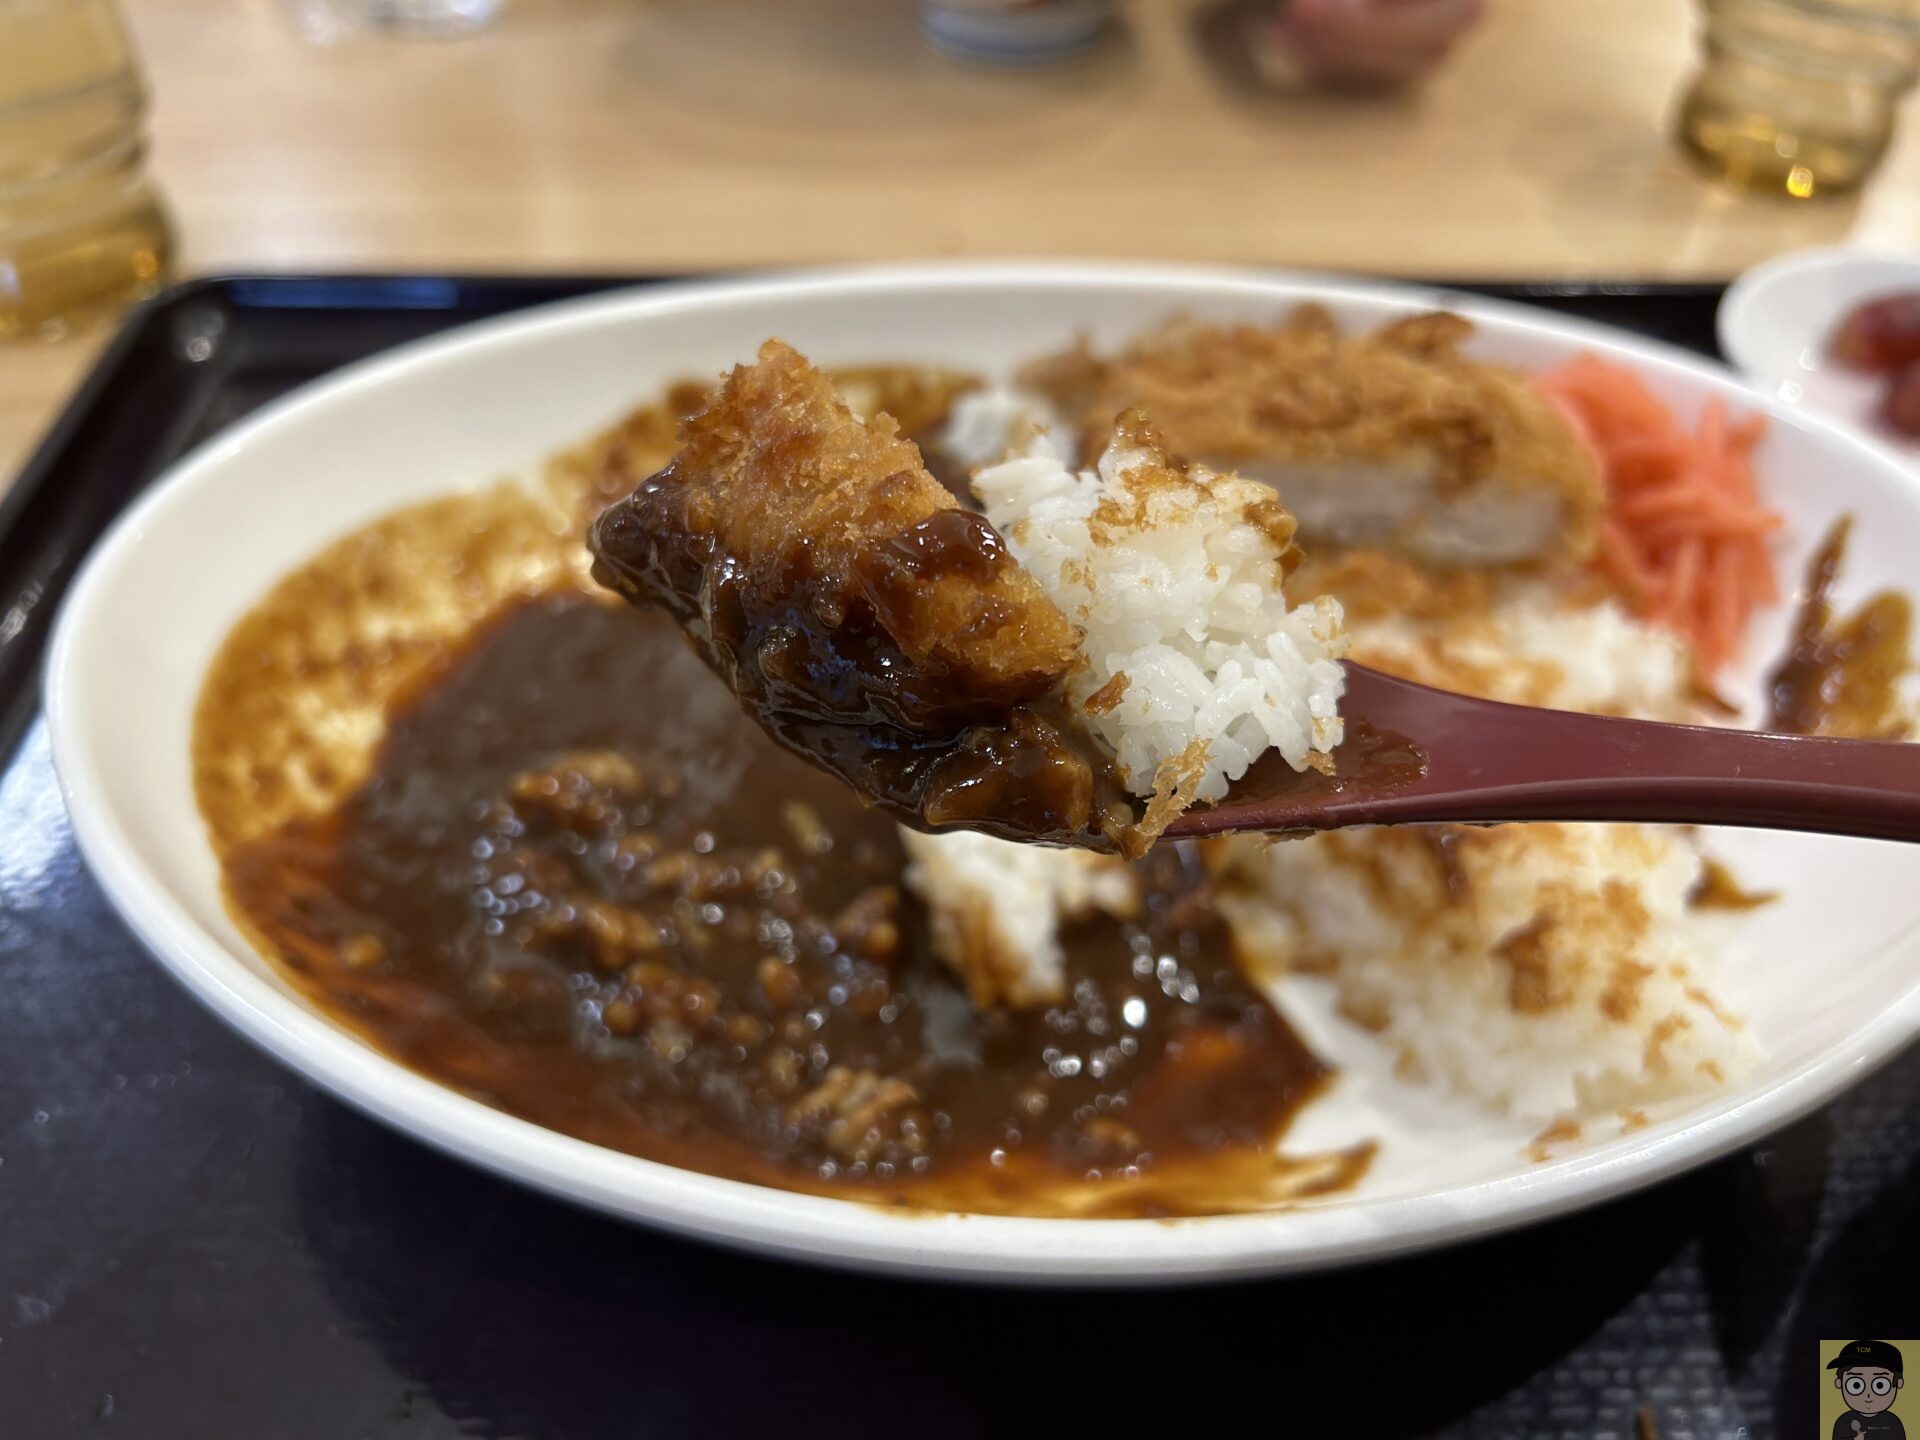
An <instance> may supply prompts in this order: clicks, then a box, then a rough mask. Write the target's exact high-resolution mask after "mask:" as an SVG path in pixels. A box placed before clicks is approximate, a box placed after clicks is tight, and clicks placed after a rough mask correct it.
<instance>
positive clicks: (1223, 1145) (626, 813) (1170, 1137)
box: [201, 590, 1370, 1215]
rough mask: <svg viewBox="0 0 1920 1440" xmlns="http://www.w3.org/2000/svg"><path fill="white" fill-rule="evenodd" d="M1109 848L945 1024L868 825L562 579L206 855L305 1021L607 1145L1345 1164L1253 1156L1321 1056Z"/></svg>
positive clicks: (1177, 1181) (1230, 1165)
mask: <svg viewBox="0 0 1920 1440" xmlns="http://www.w3.org/2000/svg"><path fill="white" fill-rule="evenodd" d="M220 723H221V720H220V716H219V715H218V714H204V713H203V715H202V717H201V726H202V729H203V731H205V732H207V733H206V734H205V735H204V736H203V738H204V739H206V740H208V741H209V742H211V743H215V744H217V743H218V740H219V736H218V731H219V726H220ZM1141 863H1142V864H1143V865H1144V866H1145V867H1146V875H1145V878H1146V880H1147V886H1146V893H1147V895H1148V903H1147V905H1146V906H1145V907H1144V909H1143V912H1142V914H1141V916H1140V917H1139V918H1138V919H1137V920H1136V921H1132V922H1122V921H1118V920H1113V919H1108V918H1094V919H1089V920H1087V921H1085V922H1081V923H1078V924H1074V925H1071V926H1069V927H1068V928H1067V929H1066V930H1065V931H1064V933H1063V936H1062V939H1063V943H1064V947H1065V950H1066V954H1067V974H1068V985H1067V991H1066V994H1067V998H1066V999H1065V1000H1064V1001H1062V1002H1061V1003H1059V1004H1057V1005H1054V1006H1052V1007H1050V1008H1046V1009H1042V1010H1032V1011H1025V1012H982V1011H978V1010H975V1009H974V1008H973V1007H972V1006H970V1005H969V1003H968V1001H967V999H966V996H965V994H964V992H963V990H962V989H961V988H960V986H959V984H958V983H957V981H955V980H954V979H953V978H952V977H951V976H950V975H949V974H948V972H947V971H946V970H945V969H944V968H942V967H941V966H940V965H939V964H938V962H937V961H936V960H935V959H934V958H933V956H932V955H931V953H930V951H929V949H928V945H927V938H926V923H925V917H924V915H923V913H922V912H921V909H920V907H919V905H918V904H917V903H916V902H915V900H914V899H913V898H912V897H911V896H910V895H909V894H908V893H906V892H904V891H903V888H902V886H901V883H900V876H901V869H902V854H901V849H900V845H899V841H898V839H897V835H896V832H895V830H894V826H893V823H892V822H891V821H890V820H889V819H887V818H886V816H885V815H884V814H882V813H880V812H878V811H876V810H873V809H870V808H867V807H865V806H863V805H862V804H860V803H859V802H858V801H857V800H856V799H855V798H854V797H853V796H852V795H851V794H850V793H849V792H848V791H847V789H846V787H845V786H844V785H843V784H842V783H841V782H840V781H838V780H837V779H835V778H833V777H831V776H829V775H827V774H825V773H823V772H822V771H820V770H818V769H816V768H815V767H813V766H811V765H809V764H806V763H804V762H802V761H801V760H799V759H797V758H795V757H794V756H792V755H790V754H788V753H786V752H785V751H783V750H781V749H780V748H778V747H776V746H775V745H774V744H772V743H771V742H770V741H769V740H768V739H767V738H766V737H765V735H764V734H763V733H761V732H760V731H759V730H758V729H757V728H756V727H755V726H754V725H753V724H752V723H751V722H749V721H748V720H747V719H745V718H744V717H743V716H742V715H741V714H740V713H739V711H738V709H737V707H736V705H735V703H734V699H733V696H732V695H731V694H730V693H728V691H727V690H726V688H725V687H724V686H723V685H722V684H721V683H720V682H719V681H718V680H717V679H716V678H715V677H714V676H713V675H712V674H711V673H709V672H708V670H707V669H706V668H705V667H704V666H703V665H702V664H701V663H700V662H699V660H698V659H697V658H696V657H695V656H694V654H693V653H692V651H691V650H690V649H689V648H688V646H687V645H686V644H685V643H684V642H683V641H682V640H681V638H680V637H679V635H678V634H677V633H676V632H675V631H674V629H673V627H672V625H671V624H670V623H669V622H668V621H667V620H666V619H665V617H662V616H658V615H651V614H643V613H639V612H634V611H629V610H626V609H619V608H614V607H611V606H608V605H605V604H601V603H596V602H595V601H594V600H593V599H591V598H589V597H587V596H585V595H583V594H581V593H579V592H577V591H572V590H568V591H564V592H559V593H554V594H551V595H548V596H545V597H543V598H540V599H536V600H530V601H524V602H520V603H517V604H513V605H510V606H509V607H508V608H506V609H505V610H504V611H503V612H502V613H500V614H499V615H497V616H496V617H495V618H494V619H492V620H490V621H489V622H487V623H485V624H483V625H482V626H480V627H479V628H478V629H476V630H474V631H473V632H472V633H471V634H470V635H469V636H468V637H467V638H466V639H465V640H463V641H462V642H460V643H459V644H458V645H456V646H451V647H449V648H448V650H447V653H446V654H445V656H444V657H443V658H442V660H441V661H440V662H439V663H438V664H437V665H435V666H433V667H432V668H431V669H430V670H429V671H428V672H426V673H424V674H422V675H421V676H419V677H417V678H416V679H415V680H414V682H413V683H412V684H411V685H410V687H409V688H408V689H407V690H406V692H405V693H404V694H403V695H401V696H400V697H399V698H398V700H397V701H396V702H395V703H394V704H393V705H392V707H391V711H390V716H389V720H388V723H387V727H386V733H385V737H384V739H383V740H382V741H381V742H380V744H379V746H378V748H377V750H376V752H375V754H374V759H373V763H372V766H371V771H370V773H369V774H368V775H367V776H366V777H365V779H364V780H363V781H362V782H361V783H359V784H358V786H357V787H356V788H354V789H353V790H352V791H351V793H350V794H348V795H347V796H346V798H345V799H343V800H342V801H341V802H340V803H338V804H336V805H334V806H333V807H331V808H330V809H328V810H327V811H325V812H324V813H321V814H317V815H308V816H303V817H301V818H298V819H296V820H294V821H292V822H290V823H288V824H285V825H282V826H279V827H277V828H275V829H273V830H271V831H269V832H267V833H264V834H260V835H257V836H254V837H252V838H249V839H246V840H244V841H243V842H241V843H239V844H236V845H235V846H233V847H232V848H231V849H229V850H228V852H227V853H226V855H225V857H224V864H225V873H226V880H227V885H228V891H229V895H230V899H231V903H232V905H233V907H234V909H235V910H236V912H237V913H238V915H239V916H240V917H241V919H242V920H243V922H244V923H245V924H246V925H247V927H248V928H249V929H250V930H251V931H253V932H254V934H255V935H256V937H257V939H258V941H259V943H261V945H262V946H263V947H264V949H265V950H266V952H267V953H268V954H269V955H270V956H271V957H272V958H273V959H274V960H275V961H276V962H278V963H279V964H280V965H281V966H282V967H283V968H284V969H285V971H286V972H287V973H288V974H289V975H290V976H291V977H292V978H293V979H294V980H295V981H296V983H298V984H299V985H300V986H301V988H302V989H303V990H304V991H305V992H306V993H307V994H309V995H310V996H312V997H313V999H314V1000H315V1001H316V1002H317V1003H318V1004H320V1005H321V1006H322V1007H323V1008H325V1009H326V1010H327V1011H329V1012H330V1013H332V1014H334V1015H335V1016H337V1017H338V1018H340V1019H341V1020H343V1021H344V1022H346V1023H347V1024H349V1025H350V1026H352V1027H353V1028H354V1029H355V1030H357V1031H359V1032H360V1033H362V1034H363V1035H365V1036H367V1037H368V1038H369V1039H370V1040H371V1041H372V1042H373V1043H374V1044H376V1045H377V1046H379V1047H380V1048H381V1049H383V1050H385V1051H387V1052H388V1053H389V1054H391V1055H393V1056H395V1057H396V1058H398V1059H400V1060H401V1061H403V1062H405V1063H406V1064H408V1065H410V1066H412V1067H413V1068H414V1069H416V1070H419V1071H421V1072H423V1073H425V1074H427V1075H430V1076H432V1077H434V1078H436V1079H439V1080H441V1081H443V1082H445V1083H447V1084H449V1085H452V1086H454V1087H455V1088H457V1089H459V1090H461V1091H464V1092H465V1093H467V1094H469V1095H472V1096H474V1097H476V1098H478V1099H480V1100H483V1101H485V1102H486V1103H488V1104H490V1105H493V1106H496V1107H498V1108H500V1109H502V1110H506V1111H508V1112H510V1113H512V1114H515V1115H519V1116H521V1117H523V1118H526V1119H529V1120H532V1121H535V1122H536V1123H539V1124H542V1125H545V1126H548V1127H551V1128H553V1129H555V1130H559V1131H563V1132H565V1133H567V1134H570V1135H575V1136H578V1137H580V1138H582V1139H586V1140H590V1141H593V1142H595V1143H598V1144H601V1145H606V1146H609V1147H612V1148H615V1149H618V1150H623V1151H626V1152H628V1153H631V1154H635V1155H641V1156H645V1157H648V1158H650V1159H655V1160H661V1161H665V1162H668V1163H671V1164H674V1165H679V1166H683V1167H686V1168H690V1169H695V1170H701V1171H705V1172H707V1173H710V1174H716V1175H724V1176H731V1177H736V1178H740V1179H746V1180H752V1181H757V1182H759V1183H763V1184H768V1185H776V1186H781V1187H785V1188H790V1189H800V1190H808V1191H815V1192H822V1193H835V1194H845V1195H852V1196H856V1197H859V1198H864V1199H869V1200H873V1201H877V1202H888V1203H896V1204H905V1205H915V1206H926V1207H933V1208H942V1209H963V1210H976V1211H988V1212H1003V1213H1039V1214H1049V1213H1055V1214H1064V1213H1071V1214H1084V1215H1172V1214H1188V1213H1207V1212H1213V1211H1219V1210H1231V1209H1237V1208H1252V1207H1255V1206H1260V1205H1269V1204H1272V1203H1274V1202H1275V1201H1276V1200H1279V1199H1285V1198H1288V1197H1289V1196H1295V1195H1299V1194H1303V1193H1312V1192H1314V1191H1317V1190H1322V1189H1328V1188H1333V1187H1336V1186H1340V1185H1344V1184H1348V1183H1351V1182H1352V1181H1353V1180H1354V1179H1355V1178H1357V1176H1358V1174H1359V1173H1360V1172H1361V1171H1362V1170H1363V1169H1364V1167H1365V1164H1366V1162H1367V1157H1368V1155H1369V1153H1370V1147H1367V1146H1364V1145H1363V1146H1360V1147H1356V1148H1355V1149H1352V1150H1348V1151H1342V1152H1339V1153H1336V1154H1331V1155H1322V1156H1316V1157H1305V1158H1299V1159H1288V1158H1285V1157H1281V1156H1276V1155H1275V1154H1274V1150H1273V1146H1274V1142H1275V1139H1276V1137H1277V1136H1278V1135H1279V1134H1280V1133H1281V1132H1282V1131H1283V1130H1284V1128H1285V1127H1286V1125H1287V1123H1288V1120H1289V1119H1290V1117H1291V1116H1292V1115H1293V1113H1294V1112H1295V1110H1296V1108H1297V1107H1298V1106H1300V1105H1301V1104H1302V1103H1303V1102H1304V1101H1305V1100H1307V1099H1308V1098H1309V1097H1310V1096H1312V1095H1313V1094H1314V1093H1316V1092H1317V1091H1318V1090H1319V1089H1320V1088H1321V1087H1322V1086H1323V1085H1324V1083H1325V1081H1326V1077H1327V1073H1328V1072H1327V1070H1326V1068H1325V1067H1324V1066H1323V1065H1322V1064H1321V1063H1319V1062H1318V1061H1317V1060H1316V1059H1315V1058H1314V1057H1313V1056H1312V1055H1311V1054H1310V1053H1309V1052H1308V1051H1307V1049H1306V1048H1305V1047H1304V1046H1303V1045H1302V1044H1301V1042H1300V1041H1299V1039H1298V1038H1297V1037H1296V1036H1295V1035H1294V1034H1293V1033H1292V1031H1291V1030H1290V1029H1289V1028H1288V1027H1287V1025H1286V1023H1285V1022H1284V1021H1283V1020H1282V1018H1281V1017H1280V1016H1279V1014H1278V1013H1277V1012H1276V1011H1275V1010H1274V1009H1273V1007H1272V1006H1271V1005H1270V1004H1269V1003H1268V1001H1267V1000H1266V998H1265V997H1264V996H1263V995H1262V994H1260V993H1259V992H1258V991H1257V990H1256V989H1254V988H1253V987H1252V986H1251V985H1250V984H1249V982H1248V981H1247V980H1246V979H1244V978H1243V977H1242V976H1241V974H1240V972H1239V970H1238V969H1237V968H1236V966H1235V963H1234V959H1233V956H1232V954H1231V950H1230V946H1229V943H1228V938H1227V935H1226V933H1225V930H1224V927H1223V925H1222V923H1221V921H1220V920H1219V919H1218V917H1217V916H1216V915H1215V914H1214V912H1213V909H1212V905H1211V900H1210V896H1209V892H1208V888H1207V882H1206V880H1205V878H1204V877H1203V876H1202V874H1201V873H1200V872H1199V870H1198V867H1197V865H1196V864H1195V862H1194V861H1193V859H1192V857H1191V855H1190V854H1189V853H1187V852H1186V851H1185V849H1184V848H1183V847H1180V846H1175V845H1167V846H1163V847H1161V849H1160V850H1158V851H1156V852H1155V853H1154V854H1153V855H1152V856H1151V857H1150V858H1149V859H1148V860H1147V861H1144V862H1141Z"/></svg>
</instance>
